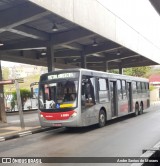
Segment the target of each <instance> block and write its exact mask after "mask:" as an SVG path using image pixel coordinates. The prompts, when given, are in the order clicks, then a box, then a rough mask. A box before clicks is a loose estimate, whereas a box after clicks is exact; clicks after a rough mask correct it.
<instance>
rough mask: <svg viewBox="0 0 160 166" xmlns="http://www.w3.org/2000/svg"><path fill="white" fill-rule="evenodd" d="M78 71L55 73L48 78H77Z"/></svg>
mask: <svg viewBox="0 0 160 166" xmlns="http://www.w3.org/2000/svg"><path fill="white" fill-rule="evenodd" d="M77 74H78V73H61V74H53V75H49V76H48V80H53V79H63V78H77V76H78V75H77Z"/></svg>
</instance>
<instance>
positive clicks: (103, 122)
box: [98, 109, 106, 127]
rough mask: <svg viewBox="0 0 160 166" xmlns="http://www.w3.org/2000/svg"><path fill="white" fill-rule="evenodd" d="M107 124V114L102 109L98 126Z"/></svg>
mask: <svg viewBox="0 0 160 166" xmlns="http://www.w3.org/2000/svg"><path fill="white" fill-rule="evenodd" d="M105 124H106V114H105V112H104V110H103V109H101V110H100V112H99V123H98V126H99V127H104V126H105Z"/></svg>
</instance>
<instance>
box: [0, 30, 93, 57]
mask: <svg viewBox="0 0 160 166" xmlns="http://www.w3.org/2000/svg"><path fill="white" fill-rule="evenodd" d="M92 36H95V34H94V33H92V32H89V31H88V30H84V29H80V28H76V29H74V30H70V31H67V32H60V33H57V34H54V35H52V36H51V38H52V42H53V43H54V46H56V45H64V44H69V43H72V42H73V41H76V40H79V39H82V38H87V37H92ZM51 44H52V43H50V42H49V41H48V40H46V41H37V40H28V41H25V42H20V43H16V44H12V45H7V46H5V45H4V46H3V47H1V50H6V51H7V50H21V49H33V48H40V47H48V46H50V45H51ZM62 54H63V53H62ZM63 55H64V54H63Z"/></svg>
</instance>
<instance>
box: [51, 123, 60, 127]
mask: <svg viewBox="0 0 160 166" xmlns="http://www.w3.org/2000/svg"><path fill="white" fill-rule="evenodd" d="M53 126H56V127H59V126H62V124H61V123H54V124H53Z"/></svg>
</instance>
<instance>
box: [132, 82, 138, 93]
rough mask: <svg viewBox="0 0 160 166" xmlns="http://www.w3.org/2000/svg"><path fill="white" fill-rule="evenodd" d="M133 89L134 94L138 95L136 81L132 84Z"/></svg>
mask: <svg viewBox="0 0 160 166" xmlns="http://www.w3.org/2000/svg"><path fill="white" fill-rule="evenodd" d="M132 89H133V94H135V93H137V85H136V82H135V81H133V82H132Z"/></svg>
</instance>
